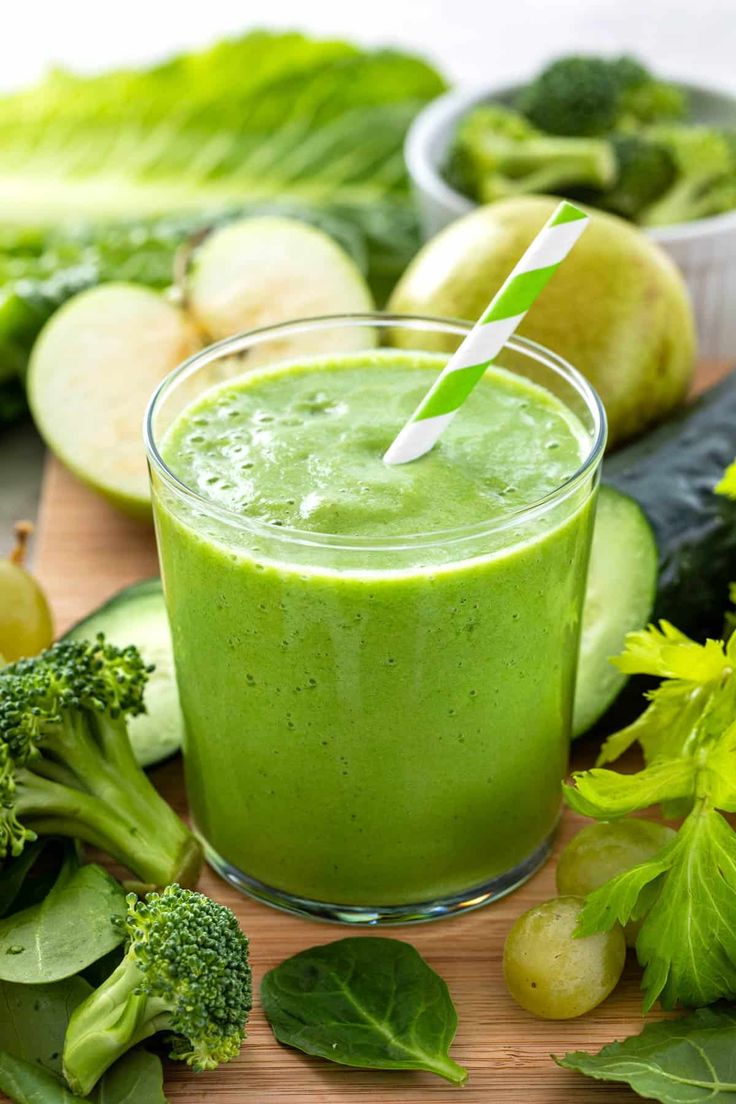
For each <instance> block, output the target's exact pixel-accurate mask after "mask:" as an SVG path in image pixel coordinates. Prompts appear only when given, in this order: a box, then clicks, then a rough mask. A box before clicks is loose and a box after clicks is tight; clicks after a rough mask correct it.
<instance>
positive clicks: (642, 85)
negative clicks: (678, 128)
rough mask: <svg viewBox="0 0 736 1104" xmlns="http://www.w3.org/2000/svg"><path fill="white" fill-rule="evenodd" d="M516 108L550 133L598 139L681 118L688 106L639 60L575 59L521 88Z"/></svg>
mask: <svg viewBox="0 0 736 1104" xmlns="http://www.w3.org/2000/svg"><path fill="white" fill-rule="evenodd" d="M517 107H518V108H519V110H520V111H522V112H523V113H524V114H525V115H526V116H527V118H528V119H530V120H531V121H532V122H533V123H534V124H535V126H537V127H539V129H540V130H543V131H546V132H547V133H548V134H567V135H571V136H573V135H577V136H580V137H595V136H596V135H603V134H608V133H610V132H611V131H612V130H614V129H616V128H617V127H619V126H627V125H631V124H632V123H634V124H638V123H650V122H656V121H659V120H664V119H673V118H681V117H682V116H683V115H684V113H685V109H686V101H685V97H684V95H683V93H682V92H681V91H680V89H678V88H676V87H675V86H674V85H671V84H668V83H667V82H665V81H659V80H656V79H655V78H654V77H653V76H652V75H651V74H650V73H649V71H648V70H647V69H646V68H645V66H643V65H642V64H641V63H640V62H638V61H636V59H635V58H630V57H621V58H614V59H606V58H600V57H589V56H571V57H563V58H559V59H558V60H557V61H554V62H552V64H551V65H549V66H547V68H546V69H544V70H543V71H542V72H541V73H540V74H539V76H538V77H537V78H536V79H535V80H533V81H532V82H531V83H530V84H529V85H527V87H526V88H524V89H522V91H521V92H520V93H519V96H518V98H517Z"/></svg>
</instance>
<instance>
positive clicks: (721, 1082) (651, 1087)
mask: <svg viewBox="0 0 736 1104" xmlns="http://www.w3.org/2000/svg"><path fill="white" fill-rule="evenodd" d="M555 1060H556V1061H557V1063H558V1065H560V1066H564V1068H565V1069H570V1070H577V1071H578V1072H579V1073H583V1074H585V1075H586V1076H587V1077H592V1078H595V1080H597V1081H621V1082H623V1083H624V1084H627V1085H629V1086H630V1087H631V1088H632V1089H633V1090H634V1092H636V1093H638V1094H639V1095H640V1096H643V1097H646V1098H647V1100H658V1101H660V1104H701V1102H703V1104H705V1102H706V1101H707V1102H708V1104H718V1102H719V1101H723V1104H726V1101H731V1100H733V1095H732V1094H734V1093H736V1010H733V1009H728V1008H701V1009H700V1010H699V1011H697V1012H694V1013H693V1014H692V1015H690V1016H683V1017H681V1018H680V1019H676V1020H665V1021H663V1022H661V1023H653V1024H648V1025H647V1026H646V1027H645V1028H644V1030H643V1031H642V1032H641V1034H640V1035H633V1036H631V1037H630V1038H628V1039H624V1040H623V1041H622V1042H617V1043H611V1044H610V1045H609V1046H605V1047H603V1049H602V1050H601V1051H600V1052H599V1053H598V1054H586V1053H585V1052H584V1051H574V1052H573V1053H571V1054H566V1055H565V1057H564V1058H559V1059H555Z"/></svg>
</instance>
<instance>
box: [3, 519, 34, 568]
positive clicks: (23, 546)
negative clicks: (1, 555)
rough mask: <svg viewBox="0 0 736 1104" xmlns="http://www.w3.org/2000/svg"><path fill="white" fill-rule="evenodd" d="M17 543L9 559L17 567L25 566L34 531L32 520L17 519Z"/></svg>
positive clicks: (15, 528)
mask: <svg viewBox="0 0 736 1104" xmlns="http://www.w3.org/2000/svg"><path fill="white" fill-rule="evenodd" d="M14 530H15V545H14V547H13V550H12V551H11V553H10V556H9V557H8V559H9V560H10V562H11V563H12V564H15V565H16V567H23V566H24V565H25V562H26V553H27V552H28V541H29V539H30V536H31V534H32V533H33V522H32V521H16V523H15V526H14Z"/></svg>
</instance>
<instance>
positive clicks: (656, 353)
mask: <svg viewBox="0 0 736 1104" xmlns="http://www.w3.org/2000/svg"><path fill="white" fill-rule="evenodd" d="M558 202H559V201H558V200H557V199H554V198H551V197H548V196H524V197H519V198H515V199H508V200H502V201H501V202H498V203H493V204H491V205H489V206H487V207H480V208H478V210H476V211H473V212H471V214H469V215H466V216H465V217H464V218H461V219H458V221H457V222H454V223H452V225H451V226H448V227H447V228H446V229H445V230H443V231H442V233H440V234H438V235H437V237H436V238H433V239H432V240H431V241H429V242H428V243H427V244H426V245H425V246H424V247H423V249H421V250H420V252H419V253H418V254H417V256H416V257H415V258H414V260H413V261H412V263H411V264H410V265H409V268H408V269H407V270H406V272H405V273H404V275H403V277H402V278H401V280H400V281H399V283H398V285H397V286H396V288H395V290H394V292H393V295H392V296H391V301H390V304H389V307H390V309H391V310H393V311H398V312H401V313H408V314H433V315H442V316H446V317H447V316H449V317H455V318H467V319H471V320H473V321H474V320H475V319H477V318H479V317H480V315H481V313H482V311H483V310H484V309H485V308H486V306H487V305H488V302H489V300H490V298H491V296H492V295H493V294H494V293H495V292H496V291H497V290H498V288H499V287H500V286H501V284H502V282H503V280H504V279H505V278H506V276H507V275H508V274H509V272H510V271H511V269H512V268H513V266H514V265H515V263H516V262H517V260H518V259H519V257H520V256H521V254H522V253H523V251H524V250H525V249H526V247H527V246H528V245H529V243H530V241H531V240H532V238H533V237H534V236H535V234H536V233H537V232H538V231H539V230H540V228H541V227H542V225H543V224H544V222H545V221H546V220H547V218H549V216H550V214H551V213H552V211H553V210H554V209H555V207H556V206H557V203H558ZM590 216H591V218H590V225H589V226H588V227H587V229H586V230H585V232H584V233H583V236H582V237H581V238H580V240H579V241H578V243H577V245H576V246H575V247H574V249H573V250H572V252H571V253H570V255H569V256H568V257H567V258H566V259H565V260H564V261H563V262H562V264H561V265H560V268H559V270H558V271H557V272H556V273H555V275H554V277H553V279H552V280H551V281H550V282H549V284H548V285H547V287H546V288H545V290H544V291H543V292H542V294H541V295H540V296H539V298H538V299H537V301H536V303H535V304H534V305H533V307H532V308H531V310H530V311H529V313H528V315H527V317H526V318H525V319H524V321H523V322H522V324H521V326H520V327H519V333H520V334H521V335H523V336H525V337H529V338H532V339H533V340H534V341H538V342H539V343H540V344H541V345H545V346H546V347H547V348H549V349H551V350H552V351H553V352H555V353H558V354H559V355H560V356H562V357H564V358H565V360H567V361H569V363H570V364H572V365H573V366H574V367H575V368H577V369H578V370H579V371H581V372H582V373H583V374H584V375H585V376H587V378H588V379H589V380H590V382H591V383H592V384H593V385H594V387H595V388H596V389H597V390H598V393H599V394H600V396H601V398H602V399H603V402H604V404H605V407H606V411H607V414H608V422H609V443H610V444H619V443H620V442H621V441H623V440H624V439H625V438H627V437H631V436H633V435H634V434H637V433H640V432H641V431H642V430H643V429H645V428H646V427H647V426H649V425H652V424H653V423H655V422H658V421H660V420H662V419H663V418H664V417H666V415H667V414H668V413H669V412H670V411H671V410H672V409H673V407H675V406H677V405H678V403H680V402H681V401H682V400H683V398H684V397H685V395H686V394H687V390H688V387H689V384H690V380H691V377H692V372H693V366H694V356H695V328H694V322H693V315H692V309H691V307H690V303H689V300H688V297H687V292H686V290H685V285H684V282H683V280H682V277H681V276H680V273H679V271H678V270H677V268H676V267H675V265H674V264H673V262H672V261H671V260H670V259H669V257H668V256H667V255H666V254H665V253H664V252H663V251H662V250H661V249H660V248H659V246H657V245H656V244H655V243H654V242H652V241H651V240H650V239H649V238H648V237H646V235H645V234H643V233H642V232H641V231H640V230H637V229H636V227H634V226H632V225H631V224H630V223H628V222H624V221H623V220H622V219H620V218H617V217H616V216H615V215H609V214H604V213H603V212H600V211H590Z"/></svg>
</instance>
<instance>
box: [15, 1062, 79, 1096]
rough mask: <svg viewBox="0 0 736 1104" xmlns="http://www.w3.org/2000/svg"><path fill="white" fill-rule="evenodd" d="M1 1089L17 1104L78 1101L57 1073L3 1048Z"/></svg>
mask: <svg viewBox="0 0 736 1104" xmlns="http://www.w3.org/2000/svg"><path fill="white" fill-rule="evenodd" d="M0 1092H4V1093H5V1095H6V1096H9V1097H10V1099H11V1100H13V1101H14V1102H15V1104H75V1102H76V1101H78V1100H79V1099H80V1097H78V1096H74V1095H73V1094H72V1093H71V1092H70V1091H69V1089H68V1088H67V1087H66V1085H64V1083H63V1082H62V1081H61V1080H60V1078H58V1077H54V1075H53V1073H49V1072H48V1071H47V1070H45V1069H42V1068H41V1067H40V1066H35V1065H34V1064H33V1063H32V1062H26V1061H24V1060H23V1059H22V1058H15V1057H13V1055H12V1054H7V1053H5V1052H4V1051H0Z"/></svg>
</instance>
